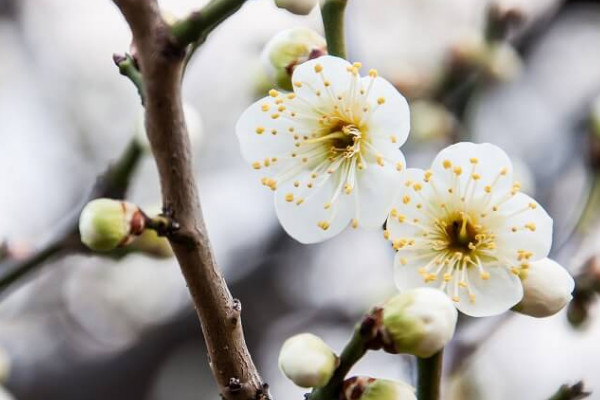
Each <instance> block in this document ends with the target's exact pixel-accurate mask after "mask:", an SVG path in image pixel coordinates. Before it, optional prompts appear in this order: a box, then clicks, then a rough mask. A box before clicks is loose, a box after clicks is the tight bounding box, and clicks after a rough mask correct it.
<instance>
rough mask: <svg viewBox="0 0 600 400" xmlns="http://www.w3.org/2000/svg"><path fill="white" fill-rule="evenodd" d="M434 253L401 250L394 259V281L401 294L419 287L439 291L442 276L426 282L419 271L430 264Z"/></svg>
mask: <svg viewBox="0 0 600 400" xmlns="http://www.w3.org/2000/svg"><path fill="white" fill-rule="evenodd" d="M435 256H436V255H435V254H434V253H425V252H422V251H415V250H411V249H401V250H399V251H398V252H397V253H396V257H395V258H394V280H395V282H396V287H397V288H398V290H400V291H401V292H403V291H405V290H409V289H414V288H417V287H431V288H434V289H439V288H440V287H441V285H442V275H441V274H438V276H437V277H436V279H432V280H427V281H426V280H425V278H424V276H423V275H422V274H421V273H420V272H419V270H420V269H421V268H423V267H425V266H426V265H428V264H430V263H431V262H432V261H433V260H434V258H435Z"/></svg>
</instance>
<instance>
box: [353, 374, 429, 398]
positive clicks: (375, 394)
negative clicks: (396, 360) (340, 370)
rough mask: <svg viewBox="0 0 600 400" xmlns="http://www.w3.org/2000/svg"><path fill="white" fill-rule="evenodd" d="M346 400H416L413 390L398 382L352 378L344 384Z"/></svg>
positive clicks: (362, 377)
mask: <svg viewBox="0 0 600 400" xmlns="http://www.w3.org/2000/svg"><path fill="white" fill-rule="evenodd" d="M344 399H346V400H416V399H417V397H416V396H415V389H414V388H413V387H412V386H410V385H408V384H406V383H404V382H400V381H390V380H387V379H374V378H369V377H364V376H361V377H354V378H350V379H348V380H346V381H345V382H344Z"/></svg>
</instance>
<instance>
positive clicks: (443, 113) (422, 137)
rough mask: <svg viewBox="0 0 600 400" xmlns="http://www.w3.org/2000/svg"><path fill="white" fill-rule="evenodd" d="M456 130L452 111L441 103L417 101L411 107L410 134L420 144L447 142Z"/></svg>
mask: <svg viewBox="0 0 600 400" xmlns="http://www.w3.org/2000/svg"><path fill="white" fill-rule="evenodd" d="M454 129H456V121H455V119H454V116H453V115H452V113H450V111H448V110H447V109H446V108H445V107H444V106H442V105H441V104H439V103H435V102H431V101H426V100H417V101H414V102H413V103H411V105H410V133H411V134H412V138H413V139H416V140H418V141H419V142H429V141H431V140H440V139H442V140H447V138H448V137H449V136H450V135H451V134H452V132H453V130H454Z"/></svg>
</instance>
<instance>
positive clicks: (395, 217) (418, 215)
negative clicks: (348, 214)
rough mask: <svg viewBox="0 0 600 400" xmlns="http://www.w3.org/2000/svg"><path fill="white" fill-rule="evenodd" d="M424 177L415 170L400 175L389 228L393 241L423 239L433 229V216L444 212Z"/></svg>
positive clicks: (422, 172)
mask: <svg viewBox="0 0 600 400" xmlns="http://www.w3.org/2000/svg"><path fill="white" fill-rule="evenodd" d="M425 174H426V172H425V171H423V170H421V169H416V168H409V169H406V170H404V171H402V172H401V173H400V187H399V190H398V192H397V195H396V201H395V202H394V204H393V208H392V212H391V214H390V216H389V218H388V221H387V225H386V227H387V229H388V231H389V232H390V238H391V239H392V240H398V239H407V238H413V237H418V236H422V235H423V233H425V232H426V229H429V228H430V227H431V226H433V221H432V219H433V217H435V216H436V215H437V214H438V213H439V212H441V211H442V210H441V209H440V208H439V204H437V203H436V204H434V203H433V201H435V200H436V196H435V193H434V192H433V190H434V189H433V187H432V186H431V185H428V184H427V182H426V181H425ZM439 202H440V203H441V202H442V201H441V200H440V201H439Z"/></svg>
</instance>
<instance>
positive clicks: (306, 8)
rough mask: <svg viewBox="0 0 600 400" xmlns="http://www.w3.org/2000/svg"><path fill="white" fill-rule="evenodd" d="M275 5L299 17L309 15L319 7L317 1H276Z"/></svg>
mask: <svg viewBox="0 0 600 400" xmlns="http://www.w3.org/2000/svg"><path fill="white" fill-rule="evenodd" d="M275 5H276V6H277V7H279V8H283V9H286V10H288V11H289V12H291V13H292V14H297V15H307V14H309V13H310V12H311V11H312V9H313V8H315V6H316V5H317V0H275Z"/></svg>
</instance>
